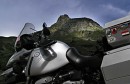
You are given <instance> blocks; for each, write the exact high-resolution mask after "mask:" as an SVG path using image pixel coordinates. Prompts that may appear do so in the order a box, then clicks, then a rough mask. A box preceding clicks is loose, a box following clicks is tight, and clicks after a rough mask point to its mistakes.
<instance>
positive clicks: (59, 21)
mask: <svg viewBox="0 0 130 84" xmlns="http://www.w3.org/2000/svg"><path fill="white" fill-rule="evenodd" d="M69 19H70V18H69V16H68V15H67V14H64V15H61V16H60V17H59V18H58V20H57V23H61V24H64V23H66V22H67V21H68V20H69Z"/></svg>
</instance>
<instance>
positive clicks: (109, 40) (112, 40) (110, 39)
mask: <svg viewBox="0 0 130 84" xmlns="http://www.w3.org/2000/svg"><path fill="white" fill-rule="evenodd" d="M107 40H108V42H109V43H112V42H115V41H116V38H115V37H113V36H111V37H108V39H107Z"/></svg>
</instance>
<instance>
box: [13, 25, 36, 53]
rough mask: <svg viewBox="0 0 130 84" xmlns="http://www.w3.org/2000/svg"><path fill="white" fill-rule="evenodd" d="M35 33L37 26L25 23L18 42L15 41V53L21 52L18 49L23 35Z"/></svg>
mask: <svg viewBox="0 0 130 84" xmlns="http://www.w3.org/2000/svg"><path fill="white" fill-rule="evenodd" d="M34 32H35V26H34V25H33V24H32V23H25V25H24V27H23V29H22V30H21V32H20V34H19V35H18V37H17V39H16V41H15V45H14V48H15V51H19V50H17V49H18V47H19V46H20V42H19V41H20V37H21V36H22V35H23V34H33V33H34Z"/></svg>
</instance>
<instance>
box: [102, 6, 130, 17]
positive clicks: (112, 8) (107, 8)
mask: <svg viewBox="0 0 130 84" xmlns="http://www.w3.org/2000/svg"><path fill="white" fill-rule="evenodd" d="M102 7H103V8H104V9H105V10H107V11H109V12H110V13H111V12H112V13H114V12H115V13H117V14H121V15H127V14H128V12H127V11H126V10H123V9H121V8H118V7H115V6H113V5H112V4H106V5H102Z"/></svg>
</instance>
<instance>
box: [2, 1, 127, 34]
mask: <svg viewBox="0 0 130 84" xmlns="http://www.w3.org/2000/svg"><path fill="white" fill-rule="evenodd" d="M64 14H68V15H69V17H70V18H81V17H87V18H91V19H93V20H94V21H96V22H97V23H99V24H100V25H101V26H102V27H103V26H104V24H105V23H107V22H109V21H112V20H115V19H118V18H121V17H124V16H126V15H129V14H130V0H0V36H17V35H18V34H19V32H20V31H21V29H22V28H23V26H24V24H25V23H26V22H29V23H32V24H34V25H35V29H36V30H41V29H42V23H43V22H46V23H47V25H48V26H51V25H52V24H54V23H55V22H56V21H57V19H58V17H59V16H60V15H64Z"/></svg>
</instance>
